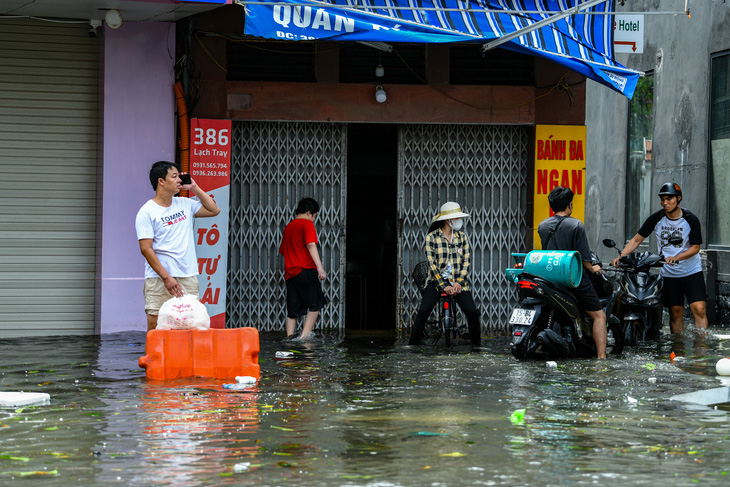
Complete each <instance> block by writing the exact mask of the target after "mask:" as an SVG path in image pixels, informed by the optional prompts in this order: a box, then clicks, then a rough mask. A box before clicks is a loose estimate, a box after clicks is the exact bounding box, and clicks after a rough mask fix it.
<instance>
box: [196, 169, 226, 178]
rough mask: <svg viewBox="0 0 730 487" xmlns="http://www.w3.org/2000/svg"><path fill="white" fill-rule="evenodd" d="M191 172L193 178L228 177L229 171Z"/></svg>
mask: <svg viewBox="0 0 730 487" xmlns="http://www.w3.org/2000/svg"><path fill="white" fill-rule="evenodd" d="M191 172H192V174H193V176H224V177H227V176H228V171H202V170H198V169H193V170H192V171H191Z"/></svg>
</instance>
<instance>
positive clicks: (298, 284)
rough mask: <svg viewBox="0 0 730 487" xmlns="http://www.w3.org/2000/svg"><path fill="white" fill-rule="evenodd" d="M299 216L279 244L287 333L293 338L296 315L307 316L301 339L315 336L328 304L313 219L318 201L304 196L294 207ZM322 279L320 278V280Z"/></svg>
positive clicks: (295, 328)
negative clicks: (284, 289)
mask: <svg viewBox="0 0 730 487" xmlns="http://www.w3.org/2000/svg"><path fill="white" fill-rule="evenodd" d="M294 213H295V214H296V218H294V220H292V221H291V222H290V223H289V224H288V225H287V226H286V228H284V235H283V236H282V239H281V245H280V246H279V253H280V254H281V255H283V256H284V279H286V308H287V318H286V336H287V338H292V337H294V333H295V332H296V330H297V318H299V317H300V316H305V319H304V327H303V328H302V334H301V335H300V336H299V339H300V340H307V339H309V338H312V337H313V336H314V333H313V332H312V330H313V329H314V324H315V322H316V321H317V318H318V317H319V311H320V310H321V309H322V308H323V307H324V305H325V304H327V298H326V297H325V296H324V293H323V292H322V284H321V283H320V282H319V281H324V280H325V279H326V278H327V274H326V273H325V271H324V267H322V261H321V260H320V258H319V251H318V250H317V244H318V243H319V241H318V240H317V230H316V229H315V228H314V220H315V219H316V218H317V214H318V213H319V203H317V202H316V201H315V200H314V199H312V198H303V199H302V200H301V201H300V202H299V204H297V208H296V210H294ZM318 279H319V280H318Z"/></svg>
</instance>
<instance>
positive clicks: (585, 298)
mask: <svg viewBox="0 0 730 487" xmlns="http://www.w3.org/2000/svg"><path fill="white" fill-rule="evenodd" d="M573 295H574V296H575V297H576V299H578V307H579V308H580V309H582V310H583V311H600V310H602V309H603V306H601V300H600V299H598V293H597V292H596V288H595V287H593V282H591V278H590V277H589V276H588V271H586V270H584V271H583V278H582V279H581V280H580V284H578V287H577V288H574V289H573Z"/></svg>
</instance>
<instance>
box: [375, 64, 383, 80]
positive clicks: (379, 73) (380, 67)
mask: <svg viewBox="0 0 730 487" xmlns="http://www.w3.org/2000/svg"><path fill="white" fill-rule="evenodd" d="M375 76H377V77H378V78H382V77H383V76H385V68H383V65H382V64H378V67H377V68H375Z"/></svg>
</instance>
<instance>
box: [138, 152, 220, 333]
mask: <svg viewBox="0 0 730 487" xmlns="http://www.w3.org/2000/svg"><path fill="white" fill-rule="evenodd" d="M150 183H152V188H153V189H154V190H155V197H154V198H152V199H151V200H149V201H148V202H147V203H145V204H144V205H143V206H142V208H140V210H139V212H138V213H137V218H136V220H135V228H136V230H137V239H138V240H139V249H140V250H141V251H142V255H143V256H144V258H145V272H144V277H145V283H144V301H145V312H146V313H147V330H153V329H155V327H157V315H158V312H159V310H160V306H162V304H163V303H164V302H165V301H167V300H168V299H170V298H172V297H174V296H178V297H180V296H182V295H183V294H192V295H194V296H196V297H197V296H198V291H199V288H198V259H197V258H196V255H195V239H194V235H193V218H205V217H210V216H216V215H217V214H218V213H220V208H218V205H216V203H215V201H214V200H213V198H211V197H210V195H208V194H207V193H206V192H205V191H203V190H202V189H200V187H199V186H198V185H197V183H196V182H195V180H193V179H191V180H190V183H189V184H182V181H181V179H180V172H179V171H178V169H177V166H176V165H175V164H173V163H172V162H167V161H159V162H156V163H154V164H153V165H152V169H150ZM182 189H185V190H188V191H191V192H192V193H193V194H194V195H195V196H197V197H198V200H194V199H192V198H177V197H175V195H176V194H178V193H179V192H180V190H182Z"/></svg>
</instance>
